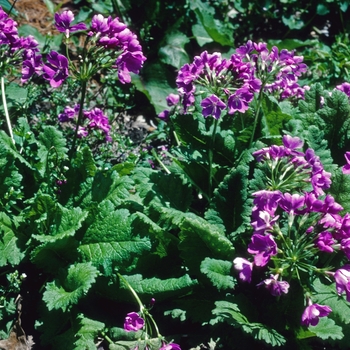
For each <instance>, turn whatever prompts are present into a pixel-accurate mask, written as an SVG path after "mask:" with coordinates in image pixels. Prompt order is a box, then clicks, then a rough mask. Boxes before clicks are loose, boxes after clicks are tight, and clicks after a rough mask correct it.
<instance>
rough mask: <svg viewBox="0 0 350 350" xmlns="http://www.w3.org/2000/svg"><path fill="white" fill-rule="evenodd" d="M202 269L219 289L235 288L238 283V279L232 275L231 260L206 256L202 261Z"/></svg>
mask: <svg viewBox="0 0 350 350" xmlns="http://www.w3.org/2000/svg"><path fill="white" fill-rule="evenodd" d="M200 270H201V272H202V273H204V274H205V275H207V277H208V278H209V279H210V281H211V282H212V284H213V285H214V286H215V287H216V288H218V289H219V290H221V289H233V288H234V287H235V285H236V281H235V280H234V278H233V276H231V272H232V262H231V261H224V260H217V259H211V258H205V259H204V260H203V261H202V263H201V267H200Z"/></svg>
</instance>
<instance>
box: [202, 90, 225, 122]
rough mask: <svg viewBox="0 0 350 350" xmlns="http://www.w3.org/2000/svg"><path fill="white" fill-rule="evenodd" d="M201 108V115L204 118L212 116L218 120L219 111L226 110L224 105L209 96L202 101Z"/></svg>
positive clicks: (215, 97)
mask: <svg viewBox="0 0 350 350" xmlns="http://www.w3.org/2000/svg"><path fill="white" fill-rule="evenodd" d="M201 106H202V107H203V111H202V114H203V116H204V117H208V116H209V115H212V116H213V117H214V118H215V119H219V118H220V114H221V111H222V110H223V109H224V108H226V105H225V103H224V102H222V101H221V100H220V99H219V98H218V97H217V96H215V95H211V96H209V97H207V98H205V99H204V100H202V102H201Z"/></svg>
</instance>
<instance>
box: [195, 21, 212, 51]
mask: <svg viewBox="0 0 350 350" xmlns="http://www.w3.org/2000/svg"><path fill="white" fill-rule="evenodd" d="M192 33H193V35H194V36H195V38H196V40H197V43H198V45H199V46H200V47H202V46H204V45H205V44H208V43H212V42H213V39H212V38H211V37H210V36H209V34H208V32H207V31H206V30H205V28H204V27H203V25H202V24H198V23H197V24H194V25H193V26H192Z"/></svg>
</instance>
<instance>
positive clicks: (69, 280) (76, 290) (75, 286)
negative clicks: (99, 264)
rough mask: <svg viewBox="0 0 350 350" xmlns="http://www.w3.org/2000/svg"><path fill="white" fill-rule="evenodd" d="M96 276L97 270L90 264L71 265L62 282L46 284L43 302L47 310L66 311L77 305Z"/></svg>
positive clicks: (56, 281)
mask: <svg viewBox="0 0 350 350" xmlns="http://www.w3.org/2000/svg"><path fill="white" fill-rule="evenodd" d="M97 276H98V270H97V269H96V267H94V266H92V264H91V263H90V262H87V263H78V264H76V265H71V266H70V267H69V269H68V273H67V276H66V277H65V278H64V279H63V280H58V279H56V280H55V281H54V282H48V283H47V284H46V290H45V292H44V294H43V300H44V301H45V303H46V306H47V308H48V309H49V310H52V309H62V310H63V311H66V310H67V309H69V308H70V307H71V306H72V305H74V304H77V302H78V300H79V299H81V298H82V297H83V296H84V295H86V293H87V292H88V290H89V289H90V288H91V286H92V284H93V283H95V280H96V277H97Z"/></svg>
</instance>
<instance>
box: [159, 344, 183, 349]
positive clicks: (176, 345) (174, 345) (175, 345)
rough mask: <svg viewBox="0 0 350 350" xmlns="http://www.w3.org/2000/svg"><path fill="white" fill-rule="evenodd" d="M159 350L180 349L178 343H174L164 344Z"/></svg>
mask: <svg viewBox="0 0 350 350" xmlns="http://www.w3.org/2000/svg"><path fill="white" fill-rule="evenodd" d="M159 350H181V348H180V345H178V344H175V343H169V344H164V345H163V346H162V347H161V348H160V349H159Z"/></svg>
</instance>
